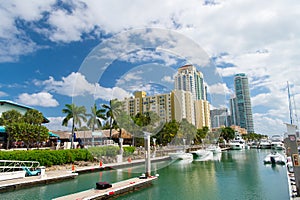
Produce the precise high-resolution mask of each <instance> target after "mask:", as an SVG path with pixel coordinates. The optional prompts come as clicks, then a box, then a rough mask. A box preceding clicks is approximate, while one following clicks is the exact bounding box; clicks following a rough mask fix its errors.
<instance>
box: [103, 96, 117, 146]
mask: <svg viewBox="0 0 300 200" xmlns="http://www.w3.org/2000/svg"><path fill="white" fill-rule="evenodd" d="M121 106H122V102H120V101H118V100H117V99H114V100H110V101H109V105H106V104H103V105H102V107H103V108H104V109H106V119H109V139H110V140H111V134H112V128H113V120H115V119H116V117H117V116H118V115H119V114H120V113H121V111H122V110H121Z"/></svg>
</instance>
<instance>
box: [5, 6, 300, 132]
mask: <svg viewBox="0 0 300 200" xmlns="http://www.w3.org/2000/svg"><path fill="white" fill-rule="evenodd" d="M55 2H56V1H54V0H52V1H51V0H49V1H35V0H30V1H29V0H28V1H26V2H25V1H24V2H23V1H18V0H15V1H14V0H11V1H4V0H2V1H1V7H0V19H1V21H0V26H1V29H0V38H1V40H0V62H13V61H16V60H17V59H18V57H19V56H21V55H26V54H30V53H32V52H35V51H37V50H38V49H39V48H42V47H41V46H39V45H40V44H37V43H36V42H35V40H33V38H31V36H30V34H29V33H28V32H26V30H25V29H22V28H21V27H20V26H18V23H17V21H18V20H23V21H24V24H26V26H29V28H30V29H31V31H35V32H36V33H37V34H40V36H41V37H43V38H45V40H47V39H48V40H50V41H53V42H64V43H68V42H72V41H81V40H83V39H84V37H89V38H91V37H97V36H99V35H100V33H101V34H103V33H104V34H108V35H109V34H113V33H117V32H121V31H124V30H129V29H132V28H144V27H156V28H163V29H164V28H165V29H172V30H175V31H178V33H180V34H183V35H184V36H187V37H190V38H192V40H194V41H195V43H196V44H199V46H200V45H201V46H202V47H203V49H205V51H206V52H208V53H209V55H211V56H217V57H218V56H219V55H220V54H222V53H227V55H226V56H221V57H219V58H218V59H217V63H219V64H220V63H230V67H223V68H218V71H219V72H220V74H222V76H224V77H231V76H232V75H234V74H235V73H240V72H244V73H246V74H247V75H248V77H249V83H250V87H251V93H253V94H255V96H254V97H253V98H252V100H253V105H254V106H257V107H258V106H267V109H268V113H269V114H270V115H271V114H272V117H274V118H273V119H274V120H275V121H276V119H280V120H282V121H284V119H285V117H286V116H285V115H284V116H283V115H278V116H274V115H275V113H277V112H275V111H278V112H279V113H280V112H281V113H285V112H286V110H287V109H286V106H283V105H286V103H285V102H284V101H285V100H286V96H285V94H286V89H285V85H286V81H290V82H293V83H294V84H295V85H300V79H299V73H300V68H299V66H300V61H299V54H300V49H299V46H300V38H299V35H300V27H299V26H298V22H297V20H291V19H298V18H299V17H300V13H299V9H300V4H299V3H298V1H297V0H288V1H282V0H273V1H272V3H270V2H268V1H259V0H243V1H237V0H226V1H218V3H217V4H214V3H210V4H209V5H205V4H203V1H197V0H191V1H189V2H188V3H187V2H186V1H184V0H165V1H159V0H153V1H136V2H134V3H132V1H129V0H125V1H121V2H118V3H117V4H116V3H114V2H112V1H108V0H102V1H94V0H86V1H84V2H78V1H71V0H70V1H64V2H63V3H64V4H65V6H67V5H68V6H69V9H68V11H67V9H65V8H63V7H58V6H57V5H55ZM145 8H147V9H145ZM161 13H163V15H162V14H161ZM40 20H42V21H43V23H44V25H46V26H47V28H45V27H40V26H39V25H38V24H39V23H38V22H39V21H40ZM145 36H146V35H145ZM151 39H153V37H150V36H149V41H150V42H151ZM172 42H173V41H172ZM174 42H175V41H174ZM174 44H176V45H174V47H173V49H170V52H169V53H172V52H178V51H177V49H181V50H182V51H186V52H188V53H189V55H194V54H198V52H194V51H193V49H194V48H192V47H190V46H187V45H186V44H185V42H183V41H177V43H174ZM116 45H119V46H120V49H121V50H124V49H126V48H128V46H126V43H121V44H116ZM133 49H135V48H134V47H133ZM162 49H163V47H162ZM203 52H204V51H203ZM203 52H202V53H201V55H202V54H204V53H203ZM112 53H114V52H112ZM112 56H113V55H112ZM154 56H156V55H149V57H146V55H145V54H143V53H142V52H140V54H139V55H137V57H135V58H136V59H149V58H151V57H154ZM178 56H180V55H178ZM163 60H165V61H166V63H167V64H170V63H174V60H173V58H172V57H171V56H165V57H164V58H163ZM74 76H75V75H74V74H71V75H69V76H68V77H64V78H62V80H61V81H57V80H55V79H54V78H53V77H50V78H49V80H47V81H45V82H43V84H44V85H45V87H46V91H54V92H56V93H59V94H62V95H67V96H76V95H84V94H86V93H88V94H91V93H93V92H92V91H95V90H96V89H97V91H98V90H99V91H105V92H104V93H105V94H103V96H102V97H101V98H104V99H106V98H109V97H111V96H113V95H112V94H115V93H116V92H115V91H117V90H120V91H122V90H121V89H120V88H115V89H109V88H103V87H101V86H100V85H98V84H91V83H88V82H87V81H86V80H85V79H84V77H78V79H77V81H78V83H80V84H78V85H76V91H73V85H74V84H73V83H74V80H72V78H74ZM219 86H220V85H219ZM216 88H218V87H216ZM211 90H212V91H214V88H212V89H211ZM222 91H225V93H227V92H229V90H228V88H225V89H222ZM108 94H109V95H108ZM119 94H124V95H125V94H126V92H125V91H122V92H119ZM99 98H100V97H99ZM295 98H296V102H299V101H297V100H299V97H298V96H295ZM255 112H256V113H254V114H255V116H256V117H259V116H260V115H259V114H260V111H259V110H257V111H255ZM277 114H278V113H277ZM270 119H271V118H270ZM265 120H267V121H268V120H269V118H266V119H265ZM256 121H257V120H256ZM270 124H272V123H271V121H270ZM255 129H257V130H260V129H262V128H261V126H259V125H257V127H255Z"/></svg>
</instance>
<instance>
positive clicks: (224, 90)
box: [208, 83, 233, 95]
mask: <svg viewBox="0 0 300 200" xmlns="http://www.w3.org/2000/svg"><path fill="white" fill-rule="evenodd" d="M208 90H209V93H210V94H221V95H227V94H232V93H233V91H232V90H230V89H229V88H228V87H227V86H226V84H225V83H217V84H214V85H210V86H209V87H208Z"/></svg>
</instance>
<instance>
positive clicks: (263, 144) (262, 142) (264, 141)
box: [258, 139, 271, 149]
mask: <svg viewBox="0 0 300 200" xmlns="http://www.w3.org/2000/svg"><path fill="white" fill-rule="evenodd" d="M258 148H259V149H271V142H270V141H269V140H267V139H262V140H260V142H259V144H258Z"/></svg>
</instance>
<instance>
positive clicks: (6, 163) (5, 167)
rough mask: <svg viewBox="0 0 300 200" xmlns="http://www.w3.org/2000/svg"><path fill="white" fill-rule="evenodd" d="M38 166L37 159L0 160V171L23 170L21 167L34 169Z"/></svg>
mask: <svg viewBox="0 0 300 200" xmlns="http://www.w3.org/2000/svg"><path fill="white" fill-rule="evenodd" d="M39 166H40V163H39V162H38V161H20V160H0V173H2V172H14V171H20V170H23V169H22V167H27V168H29V169H35V168H38V167H39Z"/></svg>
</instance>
